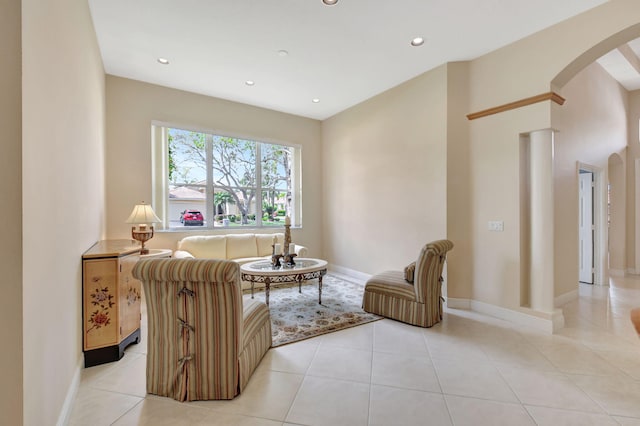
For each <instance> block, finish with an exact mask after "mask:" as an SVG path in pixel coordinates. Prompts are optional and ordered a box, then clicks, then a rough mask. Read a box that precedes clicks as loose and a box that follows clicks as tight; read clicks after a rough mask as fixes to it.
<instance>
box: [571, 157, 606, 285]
mask: <svg viewBox="0 0 640 426" xmlns="http://www.w3.org/2000/svg"><path fill="white" fill-rule="evenodd" d="M580 170H585V171H587V172H591V173H593V225H594V230H593V285H608V283H609V262H608V249H607V241H608V240H609V238H608V233H609V232H608V227H607V185H606V182H607V179H605V175H604V173H605V172H604V170H603V169H602V168H601V167H596V166H592V165H590V164H585V163H581V162H579V161H578V162H577V164H576V183H577V182H578V179H579V176H578V175H579V174H580ZM578 191H579V187H578V186H577V187H576V195H577V194H578ZM579 214H580V211H579V208H578V210H577V211H576V217H578V216H577V215H579ZM578 238H579V237H578ZM576 244H580V241H579V240H578V241H577V242H576ZM578 261H579V259H576V262H578Z"/></svg>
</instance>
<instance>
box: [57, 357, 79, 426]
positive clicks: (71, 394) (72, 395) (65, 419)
mask: <svg viewBox="0 0 640 426" xmlns="http://www.w3.org/2000/svg"><path fill="white" fill-rule="evenodd" d="M83 366H84V358H83V357H82V356H81V357H80V360H79V361H78V365H76V370H75V372H74V373H73V378H72V379H71V384H70V385H69V389H67V396H66V397H65V399H64V404H62V409H61V410H60V415H59V416H58V421H57V422H56V426H64V425H66V424H68V423H69V416H71V410H72V409H73V401H74V400H75V399H76V396H77V395H78V387H79V386H80V376H81V375H82V368H83Z"/></svg>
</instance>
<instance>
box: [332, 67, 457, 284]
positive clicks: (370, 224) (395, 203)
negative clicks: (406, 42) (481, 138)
mask: <svg viewBox="0 0 640 426" xmlns="http://www.w3.org/2000/svg"><path fill="white" fill-rule="evenodd" d="M446 138H447V66H441V67H439V68H437V69H435V70H433V71H430V72H428V73H425V74H423V75H421V76H419V77H416V78H414V79H413V80H410V81H408V82H406V83H404V84H401V85H400V86H397V87H395V88H393V89H391V90H389V91H387V92H384V93H382V94H380V95H378V96H376V97H374V98H371V99H369V100H367V101H365V102H363V103H361V104H359V105H357V106H355V107H353V108H351V109H349V110H347V111H344V112H342V113H340V114H338V115H336V116H334V117H332V118H330V119H328V120H326V121H324V122H323V123H322V143H323V144H322V148H323V152H322V164H323V166H324V168H323V176H324V180H323V191H324V194H323V199H324V210H323V211H324V215H323V218H324V223H323V229H324V232H325V235H326V239H325V245H324V254H325V256H326V258H327V259H328V260H329V262H330V263H332V264H333V265H337V266H341V267H344V268H348V269H351V270H355V271H359V272H364V273H368V274H372V273H375V272H381V271H382V270H385V269H393V268H395V269H398V268H402V267H404V266H405V265H407V264H408V263H410V262H412V261H414V260H416V258H417V256H418V254H419V251H420V248H421V247H422V246H423V245H424V244H426V243H427V242H429V241H432V240H436V239H440V238H446V236H447V228H446V225H447V216H446V205H447V198H446V188H447V187H446V185H447V144H446Z"/></svg>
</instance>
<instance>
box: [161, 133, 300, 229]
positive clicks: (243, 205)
mask: <svg viewBox="0 0 640 426" xmlns="http://www.w3.org/2000/svg"><path fill="white" fill-rule="evenodd" d="M167 134H168V138H167V139H168V149H167V153H168V159H167V165H168V167H167V171H168V182H169V184H168V192H169V193H168V197H167V199H168V204H169V206H168V207H169V208H168V212H169V216H170V217H169V226H170V227H180V226H182V224H181V222H180V215H181V214H184V212H185V211H187V210H199V211H201V212H202V214H203V215H204V224H203V226H205V227H208V228H212V227H216V226H258V227H259V226H280V225H282V223H283V221H284V219H283V218H284V216H285V215H290V216H293V210H292V209H293V203H292V200H293V198H294V191H293V185H292V173H294V170H293V169H294V161H293V160H294V155H295V150H296V148H294V147H289V146H285V145H277V144H269V143H264V142H258V141H252V140H246V139H239V138H233V137H228V136H220V135H214V134H208V133H202V132H194V131H189V130H182V129H175V128H170V129H167Z"/></svg>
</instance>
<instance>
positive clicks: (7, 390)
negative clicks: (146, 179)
mask: <svg viewBox="0 0 640 426" xmlns="http://www.w3.org/2000/svg"><path fill="white" fill-rule="evenodd" d="M20 6H21V3H20V0H2V1H0V10H2V13H0V57H2V66H1V67H0V93H2V96H0V128H1V129H2V155H0V197H2V208H1V209H0V220H1V221H2V223H5V224H7V225H6V226H5V227H4V229H3V230H2V244H1V245H0V270H1V271H2V279H1V280H0V292H1V294H2V297H0V323H2V324H5V326H3V327H2V328H1V329H0V342H2V351H0V377H2V386H0V424H3V425H20V424H22V404H23V397H22V391H23V386H22V354H23V350H22V327H21V325H22V321H21V318H22V191H21V190H22V114H21V112H22V106H21V105H22V94H21V90H20V89H21V71H22V65H21V61H22V59H21V54H20V44H21V35H20V32H21V25H20V22H21V18H20V16H21V14H20Z"/></svg>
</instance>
